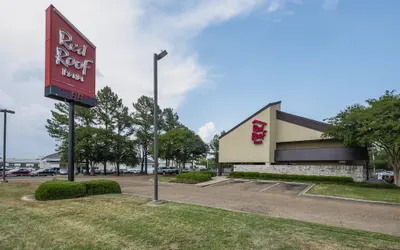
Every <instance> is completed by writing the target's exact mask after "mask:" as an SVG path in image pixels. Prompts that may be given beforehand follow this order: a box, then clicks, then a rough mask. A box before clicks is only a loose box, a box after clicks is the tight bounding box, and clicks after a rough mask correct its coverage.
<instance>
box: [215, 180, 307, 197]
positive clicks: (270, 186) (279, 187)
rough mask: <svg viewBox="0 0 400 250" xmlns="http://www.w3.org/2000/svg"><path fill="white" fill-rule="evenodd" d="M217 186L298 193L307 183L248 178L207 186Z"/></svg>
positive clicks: (285, 193)
mask: <svg viewBox="0 0 400 250" xmlns="http://www.w3.org/2000/svg"><path fill="white" fill-rule="evenodd" d="M216 187H217V188H218V189H224V190H230V191H232V192H237V191H247V192H262V193H272V194H283V195H298V194H299V193H301V192H302V191H303V190H304V189H305V188H307V187H308V184H301V183H285V182H267V181H248V180H229V181H225V182H222V183H217V184H215V185H212V186H210V187H208V188H210V189H211V188H216Z"/></svg>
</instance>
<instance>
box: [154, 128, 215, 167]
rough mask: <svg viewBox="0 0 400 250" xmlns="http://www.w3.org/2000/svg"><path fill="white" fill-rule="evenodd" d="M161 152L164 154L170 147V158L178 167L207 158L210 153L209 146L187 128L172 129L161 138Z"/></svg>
mask: <svg viewBox="0 0 400 250" xmlns="http://www.w3.org/2000/svg"><path fill="white" fill-rule="evenodd" d="M159 142H160V151H161V152H162V153H164V150H165V148H167V147H168V150H169V152H170V155H169V157H171V159H174V160H175V161H176V162H177V163H178V165H184V164H185V163H186V162H188V161H193V160H195V159H198V158H200V157H205V156H206V154H207V151H208V147H207V145H206V144H205V143H204V142H203V140H201V138H200V137H199V136H198V135H196V134H195V133H194V132H193V131H191V130H190V129H188V128H186V127H178V128H174V129H171V130H170V131H168V132H167V133H165V134H163V135H161V136H160V139H159Z"/></svg>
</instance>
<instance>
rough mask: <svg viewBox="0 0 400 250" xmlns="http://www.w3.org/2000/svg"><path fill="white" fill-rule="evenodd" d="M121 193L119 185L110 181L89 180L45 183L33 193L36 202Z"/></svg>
mask: <svg viewBox="0 0 400 250" xmlns="http://www.w3.org/2000/svg"><path fill="white" fill-rule="evenodd" d="M112 193H121V187H120V185H119V184H118V183H117V182H115V181H111V180H91V181H82V182H70V181H63V180H52V181H47V182H44V183H42V184H40V185H39V187H38V188H37V189H36V191H35V199H36V200H42V201H44V200H61V199H72V198H79V197H84V196H88V195H97V194H112Z"/></svg>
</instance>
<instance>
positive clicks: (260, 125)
mask: <svg viewBox="0 0 400 250" xmlns="http://www.w3.org/2000/svg"><path fill="white" fill-rule="evenodd" d="M265 125H267V123H266V122H262V121H260V120H253V133H252V134H251V140H252V141H253V143H254V144H262V143H263V140H264V137H265V135H266V134H267V130H265V129H264V127H265Z"/></svg>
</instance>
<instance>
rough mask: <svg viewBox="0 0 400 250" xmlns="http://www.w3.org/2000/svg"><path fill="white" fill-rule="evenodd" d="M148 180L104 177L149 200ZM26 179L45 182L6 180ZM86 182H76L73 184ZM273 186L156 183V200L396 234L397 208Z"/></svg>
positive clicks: (399, 212)
mask: <svg viewBox="0 0 400 250" xmlns="http://www.w3.org/2000/svg"><path fill="white" fill-rule="evenodd" d="M149 178H150V176H135V177H132V176H130V177H119V178H117V177H107V179H114V180H116V181H118V182H119V183H120V185H121V187H122V191H123V192H125V193H131V194H136V195H140V196H146V197H149V198H152V197H153V183H152V182H150V181H149ZM26 179H27V180H28V181H35V182H36V181H37V182H40V181H43V180H45V179H46V178H32V179H29V178H25V179H22V180H21V179H19V180H18V179H14V180H10V181H11V182H13V181H27V180H26ZM86 179H87V178H76V180H77V181H79V180H86ZM90 179H93V178H90ZM275 184H276V183H258V182H239V181H238V182H226V183H221V184H217V185H213V186H207V187H196V186H194V185H188V184H178V183H160V186H159V198H160V199H164V200H172V201H177V202H184V203H191V204H199V205H206V206H213V207H218V208H224V209H231V210H238V211H245V212H251V213H258V214H264V215H268V216H273V217H281V218H290V219H296V220H301V221H309V222H316V223H322V224H328V225H332V226H342V227H347V228H353V229H363V230H368V231H375V232H382V233H387V234H393V235H400V206H396V205H383V204H373V203H362V202H354V201H344V200H331V199H324V198H315V197H305V196H297V195H296V194H298V193H299V192H301V190H302V189H303V186H294V185H293V186H291V185H288V186H287V185H286V184H278V185H275Z"/></svg>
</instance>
